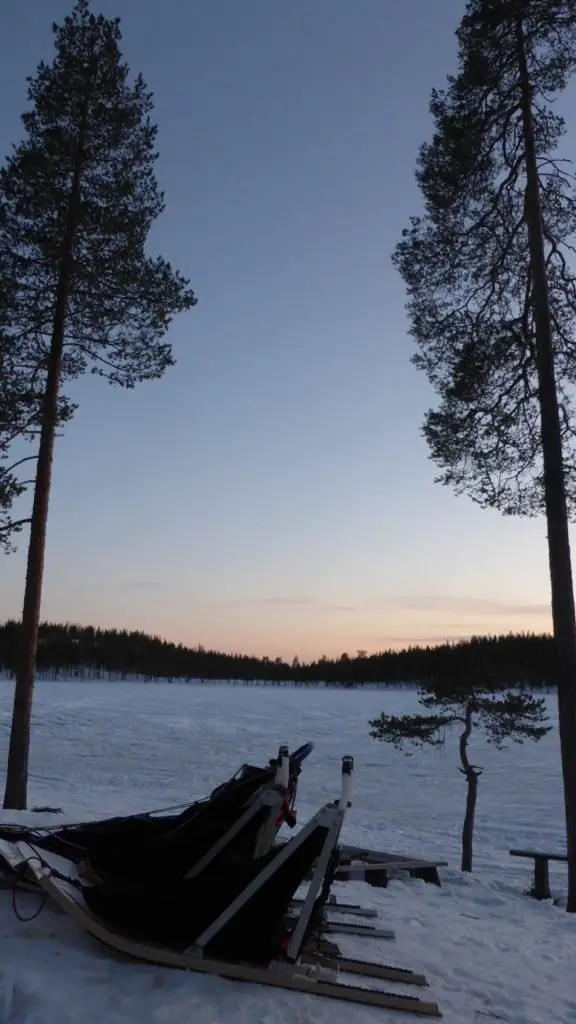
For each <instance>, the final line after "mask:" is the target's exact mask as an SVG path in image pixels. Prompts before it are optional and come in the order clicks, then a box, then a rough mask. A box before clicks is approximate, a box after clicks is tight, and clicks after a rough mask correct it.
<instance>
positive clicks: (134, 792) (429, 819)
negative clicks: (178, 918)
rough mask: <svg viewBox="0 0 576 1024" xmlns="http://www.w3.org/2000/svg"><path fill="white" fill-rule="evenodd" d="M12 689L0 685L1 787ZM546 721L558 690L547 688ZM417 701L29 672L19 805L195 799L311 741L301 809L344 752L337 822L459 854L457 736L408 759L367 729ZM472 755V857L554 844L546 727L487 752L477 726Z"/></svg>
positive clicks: (84, 806)
mask: <svg viewBox="0 0 576 1024" xmlns="http://www.w3.org/2000/svg"><path fill="white" fill-rule="evenodd" d="M11 699H12V685H11V684H10V683H9V682H7V681H2V682H0V785H2V786H3V784H4V779H3V774H2V773H3V770H4V765H5V762H6V751H7V744H8V732H9V724H10V714H11ZM547 701H548V704H549V707H550V713H551V719H552V721H554V722H555V721H556V703H555V697H548V698H547ZM416 707H417V698H416V694H415V693H414V692H412V691H407V690H397V691H394V690H366V691H363V690H359V689H357V690H338V689H313V688H298V689H297V688H289V687H282V688H277V687H238V686H227V685H202V686H200V685H191V684H168V683H146V684H142V683H101V682H93V683H79V682H76V681H70V682H57V683H54V682H42V681H41V682H39V683H38V684H37V686H36V691H35V695H34V718H33V726H32V744H31V756H30V788H29V805H30V806H33V805H46V804H48V805H54V804H55V802H56V803H57V802H58V799H59V796H60V795H61V794H62V792H63V790H65V791H66V793H67V798H66V808H65V810H66V813H67V815H72V816H73V817H76V816H80V817H82V816H83V815H86V814H90V815H92V814H95V815H99V814H101V813H102V812H106V811H108V810H109V809H110V801H111V800H112V794H113V802H114V810H118V811H122V812H126V813H128V812H130V811H133V810H139V809H146V808H152V807H163V806H168V805H171V804H176V803H180V802H182V801H185V802H187V801H189V800H190V799H192V798H195V797H198V796H203V795H205V794H206V793H207V792H208V791H209V790H210V789H212V788H213V787H214V786H215V785H216V784H217V783H218V782H221V781H223V780H224V779H225V778H226V777H227V776H229V775H230V774H232V773H233V772H234V771H235V770H236V769H237V768H238V766H239V764H240V763H241V762H242V761H245V760H246V761H251V762H253V763H255V764H259V763H264V762H265V761H266V760H267V759H268V757H270V756H272V755H273V754H274V753H275V752H276V750H277V748H278V745H279V744H280V743H282V742H286V743H287V744H288V745H289V746H290V748H291V749H293V748H295V747H296V746H298V745H299V744H300V743H303V742H305V741H306V740H309V739H311V740H313V741H314V744H315V749H314V751H313V753H312V755H311V756H310V758H309V760H308V761H307V762H306V764H305V766H304V771H303V775H302V779H301V784H300V790H299V798H298V807H299V809H300V814H301V817H303V818H304V817H306V818H307V817H308V816H309V814H311V813H312V812H313V811H314V810H315V809H316V807H317V806H318V805H319V804H321V803H323V802H325V801H326V800H327V799H332V798H333V797H334V796H335V795H336V793H337V790H338V786H339V770H340V768H339V766H340V759H341V757H342V756H343V755H344V754H352V755H353V757H354V759H355V765H356V771H355V792H354V802H353V807H352V809H351V811H350V814H349V817H348V825H347V830H348V831H353V832H354V835H355V836H356V837H357V838H366V839H368V838H369V839H370V840H371V841H372V842H377V843H379V844H380V845H381V846H382V848H385V849H386V848H388V849H393V850H395V851H397V852H402V851H404V850H406V851H408V852H411V853H414V854H416V853H417V852H421V853H422V854H424V855H426V856H432V855H433V854H437V855H442V859H447V860H450V862H451V863H456V862H457V861H458V850H459V838H460V828H461V821H462V812H463V806H464V798H465V783H464V780H463V778H462V776H461V775H460V773H459V771H458V758H457V744H456V743H455V742H454V739H455V738H452V739H449V740H448V742H447V745H446V748H445V750H444V751H438V750H432V749H429V750H426V751H415V753H414V754H413V755H412V756H410V757H405V756H404V755H403V754H401V753H399V752H397V751H396V750H395V749H394V748H393V747H391V746H390V745H388V744H385V743H379V742H377V741H376V740H373V739H371V738H370V735H369V726H368V720H369V719H370V718H373V717H374V716H376V715H377V714H378V713H379V712H380V711H386V712H387V713H389V714H395V713H404V712H408V711H411V710H414V709H415V708H416ZM470 757H471V760H472V761H473V762H474V763H477V764H479V765H482V766H483V767H484V769H485V771H484V774H483V775H482V777H481V779H480V785H479V799H478V813H477V823H476V834H477V843H476V849H477V858H478V860H477V864H478V866H479V865H480V864H481V863H483V862H490V863H492V864H493V863H494V861H497V862H499V863H500V864H501V865H502V867H503V868H505V869H506V870H512V871H514V870H516V869H517V868H518V865H517V864H514V863H510V858H509V856H508V849H509V848H510V846H514V845H516V846H520V845H523V844H525V843H527V844H536V845H538V844H540V845H541V844H542V842H544V843H545V845H547V846H550V843H552V844H553V846H556V845H559V846H562V845H563V842H562V837H563V831H562V829H563V825H562V815H563V806H562V788H561V773H560V760H559V747H558V735H557V731H556V729H554V731H553V732H551V733H549V734H548V736H546V737H545V738H544V739H543V740H541V741H540V742H539V743H537V744H534V743H527V744H524V745H522V746H518V745H515V744H514V745H512V746H511V747H510V748H509V749H508V750H505V751H501V752H499V751H496V750H494V749H493V748H492V747H490V746H488V745H487V744H485V743H484V741H483V739H482V736H481V734H480V733H478V734H476V735H473V737H472V741H471V749H470Z"/></svg>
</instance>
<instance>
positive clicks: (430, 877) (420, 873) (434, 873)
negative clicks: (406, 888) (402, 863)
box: [410, 868, 442, 886]
mask: <svg viewBox="0 0 576 1024" xmlns="http://www.w3.org/2000/svg"><path fill="white" fill-rule="evenodd" d="M410 874H411V876H412V878H421V879H422V880H423V881H424V882H430V883H431V884H432V885H439V886H440V885H441V884H442V883H441V882H440V875H439V874H438V868H417V869H416V870H415V871H411V872H410Z"/></svg>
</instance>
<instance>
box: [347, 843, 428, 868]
mask: <svg viewBox="0 0 576 1024" xmlns="http://www.w3.org/2000/svg"><path fill="white" fill-rule="evenodd" d="M344 860H361V861H369V862H370V861H372V862H374V861H377V862H378V863H380V864H382V863H386V864H390V865H392V864H398V866H399V867H402V866H403V865H407V864H415V865H416V866H417V867H435V868H445V867H448V861H445V860H435V859H431V858H425V859H423V858H421V857H407V856H405V855H403V854H399V853H387V852H385V851H384V850H368V849H365V848H364V847H362V846H346V845H342V846H341V847H340V863H341V864H342V863H343V862H344Z"/></svg>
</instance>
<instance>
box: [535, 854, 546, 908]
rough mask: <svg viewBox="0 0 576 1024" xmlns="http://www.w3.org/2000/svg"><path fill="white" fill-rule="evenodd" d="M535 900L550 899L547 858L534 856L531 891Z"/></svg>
mask: <svg viewBox="0 0 576 1024" xmlns="http://www.w3.org/2000/svg"><path fill="white" fill-rule="evenodd" d="M531 895H532V896H534V898H535V899H537V900H549V899H550V880H549V878H548V858H547V857H535V858H534V889H533V890H532V893H531Z"/></svg>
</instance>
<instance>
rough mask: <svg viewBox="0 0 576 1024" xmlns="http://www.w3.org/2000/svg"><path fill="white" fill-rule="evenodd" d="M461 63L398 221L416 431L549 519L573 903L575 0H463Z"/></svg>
mask: <svg viewBox="0 0 576 1024" xmlns="http://www.w3.org/2000/svg"><path fill="white" fill-rule="evenodd" d="M457 36H458V42H459V72H458V74H457V75H456V76H453V77H449V79H448V87H447V89H446V90H445V91H434V92H433V93H432V101H431V113H432V115H433V118H434V123H435V133H434V137H433V139H432V142H431V143H430V144H427V145H424V146H423V147H422V149H421V151H420V157H419V162H418V169H417V179H418V183H419V185H420V189H421V191H422V194H423V197H424V200H425V214H424V216H423V217H415V218H413V219H412V221H411V226H410V227H409V228H408V229H407V230H406V231H405V232H404V236H403V239H402V241H401V242H400V244H399V246H398V248H397V250H396V253H395V261H396V264H397V266H398V268H399V270H400V272H401V274H402V276H403V278H404V280H405V282H406V285H407V288H408V295H409V303H408V308H409V313H410V317H411V325H412V334H413V336H414V338H415V340H416V343H417V346H418V352H417V354H416V356H415V357H414V362H415V364H416V365H417V366H418V367H419V368H420V369H422V370H424V372H425V373H426V374H427V376H428V379H429V381H430V382H431V384H432V386H433V387H434V389H435V390H436V392H437V394H438V396H439V398H440V406H439V408H438V409H434V410H432V411H430V412H429V413H428V414H427V417H426V421H425V425H424V434H425V437H426V439H427V441H428V444H429V447H430V452H431V455H432V458H433V459H434V460H435V462H436V463H437V464H438V465H439V467H440V469H441V471H442V472H441V476H440V478H439V479H440V481H441V482H443V483H445V484H450V485H452V486H454V487H455V488H456V490H457V491H458V492H467V493H469V494H470V495H471V496H472V497H473V499H474V500H476V501H477V502H479V503H480V504H481V505H484V506H491V507H496V508H500V509H502V510H503V511H504V512H505V513H507V514H528V515H534V514H538V513H540V512H542V511H544V512H545V514H546V519H547V525H548V551H549V563H550V579H551V592H552V619H553V629H554V638H555V642H556V646H557V651H558V661H559V678H558V705H559V726H560V741H561V752H562V770H563V779H564V796H565V809H566V826H567V844H568V863H569V893H568V910H569V911H571V912H575V911H576V623H575V608H574V593H573V583H572V569H571V559H570V544H569V536H568V515H569V512H572V513H573V512H574V511H575V510H576V451H575V448H574V444H573V439H574V436H575V432H576V421H575V417H574V405H573V397H572V388H573V385H574V383H575V382H576V358H575V352H576V350H575V348H574V342H575V340H576V333H575V324H576V319H575V315H576V278H575V276H574V274H573V273H572V271H571V266H570V264H571V258H572V253H573V251H574V250H573V238H574V232H575V229H576V191H575V178H574V175H573V173H572V171H571V168H570V165H569V163H567V162H566V160H563V159H562V157H561V155H560V152H559V146H560V143H561V141H562V138H563V135H564V131H565V126H564V121H563V120H562V118H561V117H560V116H559V115H558V114H557V113H556V112H555V111H554V110H553V108H552V106H551V104H552V102H553V100H554V98H555V97H556V96H557V95H558V94H559V93H560V92H561V91H562V90H563V89H564V88H565V86H566V84H567V82H568V79H569V77H570V75H571V74H572V72H573V71H574V69H575V67H576V8H575V6H574V3H573V0H469V3H468V6H467V11H466V15H465V17H464V18H463V20H462V22H461V24H460V27H459V30H458V33H457Z"/></svg>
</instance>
